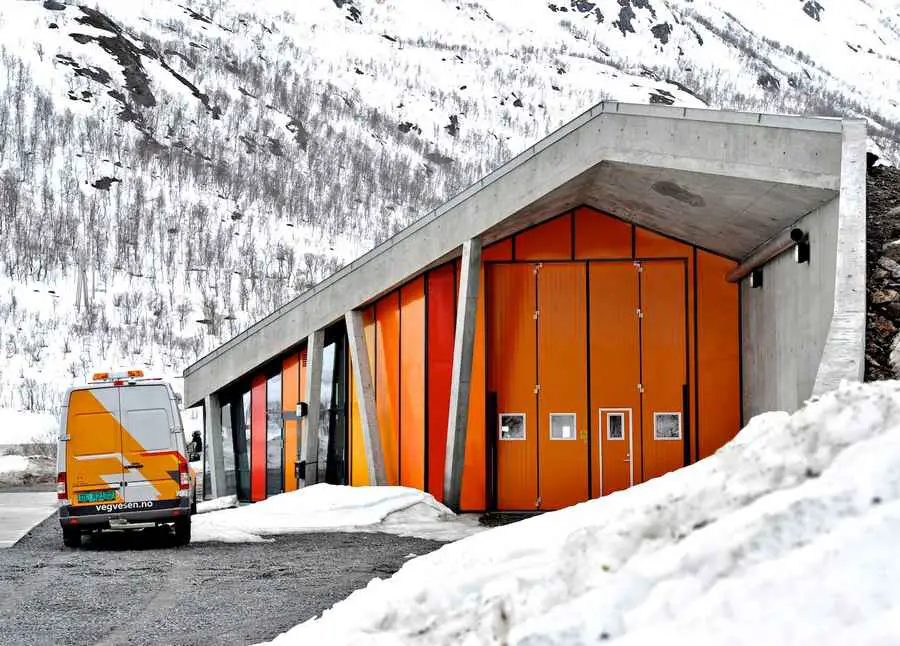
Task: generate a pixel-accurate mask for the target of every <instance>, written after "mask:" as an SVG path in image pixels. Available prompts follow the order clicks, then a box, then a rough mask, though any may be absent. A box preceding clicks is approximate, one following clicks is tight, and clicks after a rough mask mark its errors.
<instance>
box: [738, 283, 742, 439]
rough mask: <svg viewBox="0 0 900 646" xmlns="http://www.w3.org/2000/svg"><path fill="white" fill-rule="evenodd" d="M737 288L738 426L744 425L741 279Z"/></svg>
mask: <svg viewBox="0 0 900 646" xmlns="http://www.w3.org/2000/svg"><path fill="white" fill-rule="evenodd" d="M737 290H738V339H737V342H738V384H739V385H738V387H739V388H740V393H739V396H738V402H739V407H740V415H741V419H740V427H741V428H743V426H744V289H743V281H739V282H738V284H737Z"/></svg>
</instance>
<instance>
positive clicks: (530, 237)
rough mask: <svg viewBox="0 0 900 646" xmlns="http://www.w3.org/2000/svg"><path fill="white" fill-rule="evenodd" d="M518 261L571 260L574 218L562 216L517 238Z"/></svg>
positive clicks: (516, 253)
mask: <svg viewBox="0 0 900 646" xmlns="http://www.w3.org/2000/svg"><path fill="white" fill-rule="evenodd" d="M515 255H516V257H515V259H516V260H570V259H571V258H572V216H571V215H570V214H568V213H567V214H565V215H561V216H559V217H557V218H554V219H553V220H550V221H549V222H545V223H544V224H541V225H538V226H536V227H534V228H532V229H528V230H527V231H524V232H522V233H520V234H519V235H517V236H516V242H515Z"/></svg>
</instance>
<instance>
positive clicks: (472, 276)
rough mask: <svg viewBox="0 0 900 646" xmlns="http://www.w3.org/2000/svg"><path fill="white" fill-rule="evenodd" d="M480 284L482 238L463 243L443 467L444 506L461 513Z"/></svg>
mask: <svg viewBox="0 0 900 646" xmlns="http://www.w3.org/2000/svg"><path fill="white" fill-rule="evenodd" d="M480 283H481V239H480V238H473V239H471V240H467V241H466V242H464V243H463V253H462V273H461V276H460V282H459V305H457V308H456V337H455V339H454V341H453V377H452V380H451V381H450V418H449V422H448V428H447V457H446V463H445V465H444V504H445V505H447V506H448V507H450V509H452V510H454V511H459V501H460V496H461V494H462V479H463V464H464V463H465V458H466V431H467V430H468V425H469V386H470V384H471V382H472V355H473V354H474V351H475V326H476V323H477V321H476V314H477V311H478V290H479V287H480Z"/></svg>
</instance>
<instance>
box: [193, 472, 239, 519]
mask: <svg viewBox="0 0 900 646" xmlns="http://www.w3.org/2000/svg"><path fill="white" fill-rule="evenodd" d="M191 464H193V462H192V463H191ZM237 506H238V499H237V496H222V497H221V498H213V499H212V500H203V501H201V502H198V503H197V513H198V514H208V513H210V512H214V511H221V510H223V509H231V508H233V507H237Z"/></svg>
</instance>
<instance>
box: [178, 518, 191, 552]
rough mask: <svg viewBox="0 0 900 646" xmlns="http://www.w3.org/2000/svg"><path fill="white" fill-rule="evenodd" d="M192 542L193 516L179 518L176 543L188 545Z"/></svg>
mask: <svg viewBox="0 0 900 646" xmlns="http://www.w3.org/2000/svg"><path fill="white" fill-rule="evenodd" d="M190 542H191V517H190V516H187V517H185V518H179V519H177V520H176V521H175V544H176V545H187V544H188V543H190Z"/></svg>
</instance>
